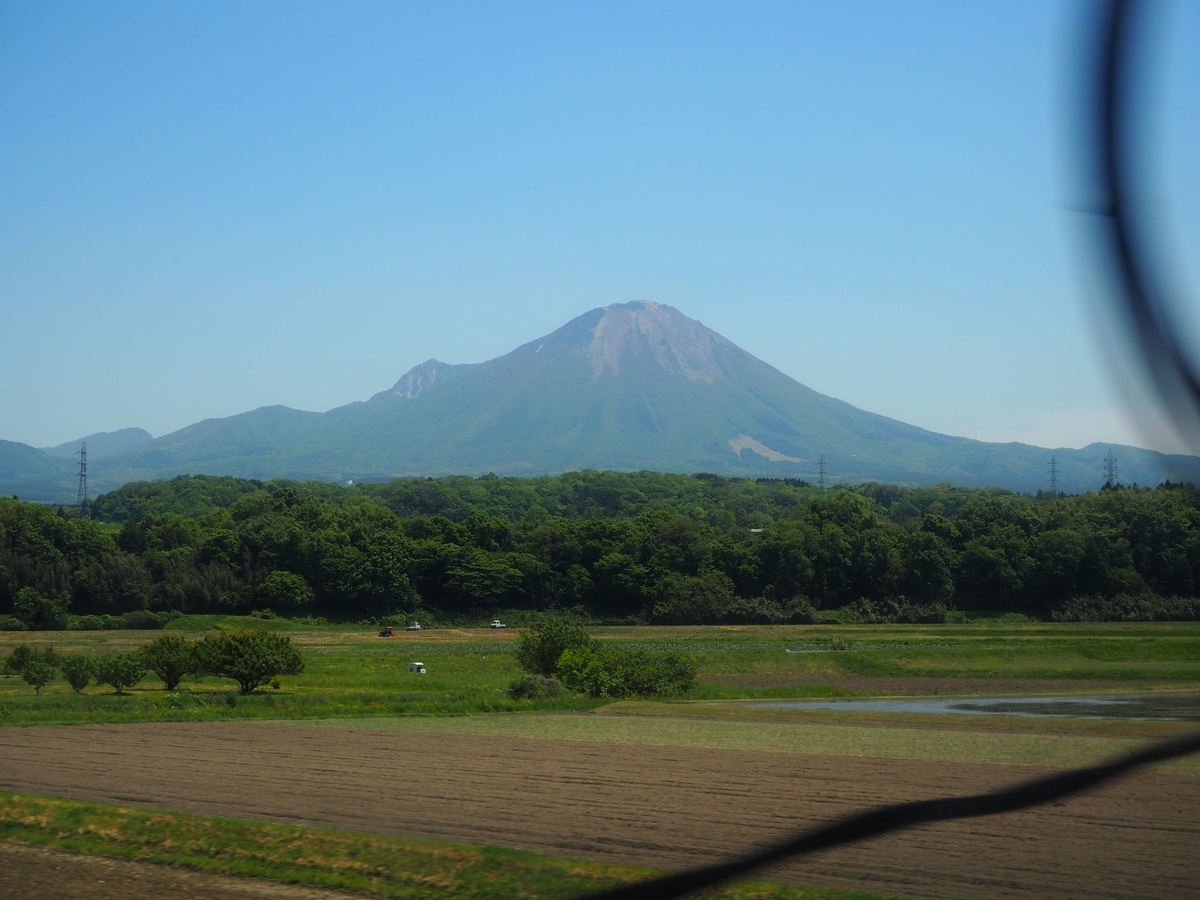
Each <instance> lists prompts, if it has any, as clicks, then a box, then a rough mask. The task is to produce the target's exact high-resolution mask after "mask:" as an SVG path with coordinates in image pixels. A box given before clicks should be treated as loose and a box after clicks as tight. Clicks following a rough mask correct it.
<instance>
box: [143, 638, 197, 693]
mask: <svg viewBox="0 0 1200 900" xmlns="http://www.w3.org/2000/svg"><path fill="white" fill-rule="evenodd" d="M142 662H143V663H144V664H145V666H146V668H147V669H149V670H150V671H151V672H153V673H154V674H155V675H157V676H158V677H159V678H161V679H162V680H163V685H164V686H165V687H166V689H167V690H168V691H173V690H175V688H177V687H178V686H179V682H180V681H182V680H183V677H184V676H185V675H191V674H193V673H194V672H195V671H196V669H197V668H198V666H197V665H196V657H195V654H194V653H193V652H192V645H191V643H189V642H188V641H186V640H184V639H183V638H181V637H179V636H178V635H173V634H166V635H163V636H162V637H160V638H159V639H158V640H156V641H154V642H153V643H151V644H147V645H146V646H145V647H143V648H142Z"/></svg>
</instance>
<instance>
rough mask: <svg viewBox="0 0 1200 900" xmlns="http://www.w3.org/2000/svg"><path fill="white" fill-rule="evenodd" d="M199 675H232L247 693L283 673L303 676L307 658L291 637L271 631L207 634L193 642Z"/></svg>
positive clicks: (243, 691) (229, 676)
mask: <svg viewBox="0 0 1200 900" xmlns="http://www.w3.org/2000/svg"><path fill="white" fill-rule="evenodd" d="M193 652H194V654H195V660H196V671H197V674H202V675H216V676H218V677H220V678H232V679H233V680H234V681H236V682H237V684H238V689H239V690H240V691H241V692H242V693H243V694H249V693H251V692H253V691H254V690H255V689H256V688H258V687H259V686H260V685H263V684H266V683H267V682H268V681H271V680H272V679H273V678H276V677H277V676H279V675H299V674H300V673H301V672H303V671H304V658H303V657H302V656H301V655H300V653H299V651H297V650H296V648H295V647H293V646H292V642H291V639H290V638H288V637H285V636H283V635H278V634H272V633H271V632H269V631H261V630H256V631H243V632H235V633H232V634H221V635H215V636H210V637H206V638H205V639H204V640H202V641H200V642H198V643H196V644H194V645H193Z"/></svg>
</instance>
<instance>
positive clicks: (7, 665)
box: [4, 644, 34, 675]
mask: <svg viewBox="0 0 1200 900" xmlns="http://www.w3.org/2000/svg"><path fill="white" fill-rule="evenodd" d="M33 653H34V650H33V648H32V647H30V646H29V645H28V644H17V646H15V647H13V652H12V653H10V654H8V656H6V657H5V658H4V674H5V675H20V674H21V672H22V671H24V669H25V664H26V663H27V662H29V660H30V659H32V658H33Z"/></svg>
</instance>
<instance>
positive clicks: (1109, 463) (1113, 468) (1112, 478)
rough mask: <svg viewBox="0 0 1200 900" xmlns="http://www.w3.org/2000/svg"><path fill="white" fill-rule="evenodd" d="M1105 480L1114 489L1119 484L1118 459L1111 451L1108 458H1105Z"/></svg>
mask: <svg viewBox="0 0 1200 900" xmlns="http://www.w3.org/2000/svg"><path fill="white" fill-rule="evenodd" d="M1104 478H1105V479H1106V480H1107V481H1108V483H1109V484H1110V485H1113V486H1114V487H1115V486H1116V484H1117V458H1116V457H1115V456H1113V452H1112V451H1111V450H1109V451H1108V456H1106V457H1104Z"/></svg>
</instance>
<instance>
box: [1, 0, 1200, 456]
mask: <svg viewBox="0 0 1200 900" xmlns="http://www.w3.org/2000/svg"><path fill="white" fill-rule="evenodd" d="M1198 8H1200V4H1195V3H1192V4H1176V5H1172V6H1170V7H1168V9H1169V11H1170V16H1169V19H1170V28H1169V29H1168V31H1169V32H1170V34H1169V37H1168V39H1167V40H1166V41H1165V43H1164V44H1163V45H1162V49H1161V51H1160V52H1161V53H1162V54H1163V57H1164V59H1165V60H1166V62H1165V63H1164V72H1165V73H1166V74H1165V75H1164V84H1165V85H1166V87H1165V88H1164V90H1163V92H1162V96H1163V97H1164V98H1165V99H1164V100H1162V101H1161V102H1160V103H1159V105H1158V106H1159V107H1160V109H1159V112H1160V113H1161V114H1162V118H1163V119H1165V120H1166V122H1167V125H1166V126H1165V127H1164V129H1163V135H1164V144H1163V146H1164V148H1165V149H1164V153H1163V157H1162V161H1163V166H1164V168H1163V172H1164V173H1165V176H1166V177H1165V178H1164V181H1165V182H1166V183H1168V184H1169V191H1168V196H1169V199H1170V201H1171V203H1170V209H1171V219H1170V222H1169V224H1170V226H1171V229H1172V231H1171V233H1172V234H1174V240H1175V241H1176V243H1177V244H1178V245H1179V246H1178V247H1175V248H1173V249H1174V250H1175V251H1179V250H1180V249H1181V248H1185V249H1186V248H1190V250H1191V251H1196V250H1197V249H1198V245H1200V241H1198V240H1197V237H1198V235H1200V166H1195V165H1194V163H1195V161H1196V160H1197V159H1200V126H1198V120H1200V65H1198V64H1197V54H1196V53H1195V52H1194V48H1195V46H1196V45H1197V43H1198V42H1197V41H1196V40H1195V38H1196V37H1197V35H1200V11H1198ZM1080 12H1081V8H1080V6H1079V5H1077V4H1075V3H1054V2H1046V0H1037V2H1015V0H1007V2H1003V3H962V2H958V0H954V2H945V3H893V2H880V3H864V2H836V3H805V2H786V3H778V4H773V3H765V2H763V3H753V4H746V3H723V4H701V3H696V2H687V3H680V4H669V3H655V4H647V3H641V2H639V3H628V4H620V3H613V2H607V3H592V4H579V3H545V4H534V3H492V4H480V5H472V4H451V3H441V2H438V3H429V4H417V3H404V4H399V3H381V4H371V3H336V4H335V3H326V4H320V3H297V2H289V3H266V2H253V3H237V4H235V3H220V2H214V3H147V4H137V3H105V2H91V3H82V2H78V3H55V2H38V3H28V2H0V346H2V347H3V352H2V353H0V437H2V438H6V439H9V440H19V441H25V442H28V443H32V444H35V445H47V444H53V443H58V442H60V441H65V440H69V439H72V438H75V437H77V436H80V435H83V434H85V433H89V432H93V431H100V430H112V429H115V428H119V427H124V426H140V427H144V428H147V429H149V430H150V431H152V432H153V433H154V434H156V435H159V434H164V433H166V432H168V431H171V430H174V429H176V428H179V427H181V426H184V425H186V424H189V423H191V422H193V421H196V420H198V419H201V418H206V417H212V416H223V415H230V414H234V413H237V412H241V411H244V410H247V409H251V408H254V407H257V406H262V405H266V404H274V403H282V404H286V405H288V406H292V407H297V408H302V409H317V410H323V409H328V408H331V407H334V406H337V405H340V404H343V403H347V402H350V401H353V400H360V399H365V398H367V397H369V396H370V395H371V394H373V393H375V392H376V391H378V390H381V389H383V388H385V387H387V386H389V385H391V384H392V382H394V381H395V380H396V378H397V377H398V376H399V375H400V374H402V373H403V372H404V371H405V370H407V369H408V368H410V367H411V366H413V365H414V364H416V363H418V362H420V361H422V360H424V359H427V358H429V357H437V358H438V359H442V360H446V361H448V362H476V361H480V360H484V359H487V358H490V357H493V356H497V355H500V354H503V353H505V352H507V351H508V350H510V349H512V348H513V347H515V346H516V345H518V344H520V343H523V342H525V341H527V340H531V339H533V338H534V337H536V336H538V335H541V334H544V333H546V332H549V331H551V330H553V329H554V328H557V327H558V326H559V325H561V324H563V323H564V322H566V321H567V320H568V319H570V318H572V317H574V316H576V315H578V314H580V313H583V312H585V311H586V310H588V309H590V308H593V307H596V306H602V305H606V304H609V303H616V302H624V301H627V300H634V299H649V300H656V301H660V302H664V303H669V304H672V305H674V306H677V307H678V308H679V309H681V310H682V311H683V312H685V313H686V314H688V315H691V316H693V317H695V318H698V319H700V320H701V321H703V322H704V323H705V324H706V325H709V326H710V327H712V328H715V329H716V330H717V331H719V332H721V333H722V334H724V335H726V336H727V337H728V338H730V339H731V340H733V341H734V342H736V343H738V344H739V345H741V346H742V347H744V348H745V349H746V350H748V351H750V352H751V353H753V354H755V355H756V356H758V357H760V358H762V359H764V360H766V361H767V362H769V363H771V364H773V365H775V366H776V367H778V368H779V369H781V370H783V371H784V372H786V373H788V374H789V375H791V376H793V377H795V378H796V379H798V380H799V381H801V382H803V383H805V384H807V385H809V386H811V387H813V388H815V389H817V390H819V391H822V392H824V393H827V394H831V395H833V396H836V397H839V398H841V399H844V400H846V401H849V402H851V403H853V404H855V405H857V406H860V407H863V408H865V409H868V410H871V411H874V412H879V413H884V414H886V415H890V416H893V417H895V418H898V419H902V420H905V421H908V422H912V423H914V424H917V425H921V426H924V427H927V428H932V429H935V430H938V431H943V432H949V433H953V434H965V435H968V436H972V437H980V438H985V439H989V440H1025V441H1032V442H1036V443H1041V444H1044V445H1050V446H1079V445H1082V444H1084V443H1087V442H1089V441H1092V440H1099V439H1107V440H1119V439H1129V438H1130V434H1129V432H1128V430H1127V429H1126V426H1125V424H1124V420H1123V419H1122V417H1121V413H1120V410H1119V409H1118V407H1119V406H1120V403H1121V400H1120V398H1119V396H1118V394H1117V393H1116V392H1115V391H1114V389H1113V388H1112V379H1111V378H1110V377H1109V375H1108V374H1106V371H1105V368H1104V366H1103V363H1102V360H1101V355H1100V352H1099V351H1098V345H1097V343H1096V341H1095V333H1094V328H1093V323H1092V321H1091V319H1090V318H1089V314H1088V313H1087V311H1086V308H1085V303H1084V290H1083V288H1084V285H1083V281H1082V279H1081V278H1080V276H1079V265H1078V263H1079V254H1078V248H1077V246H1076V243H1077V241H1076V236H1075V232H1074V227H1073V223H1074V217H1075V216H1077V214H1076V213H1073V212H1071V211H1070V207H1071V206H1072V205H1073V204H1076V203H1078V202H1080V197H1079V195H1078V188H1077V186H1075V185H1073V183H1072V179H1071V177H1070V173H1069V170H1068V167H1067V166H1066V164H1065V163H1066V161H1067V158H1068V157H1067V148H1068V146H1069V142H1068V138H1069V136H1070V127H1071V122H1070V107H1069V105H1068V101H1069V99H1070V98H1071V93H1070V91H1071V88H1072V87H1073V85H1072V83H1071V79H1070V75H1069V70H1068V66H1069V64H1070V62H1071V61H1072V60H1073V59H1074V57H1073V55H1072V50H1073V46H1074V45H1075V43H1077V42H1076V41H1075V40H1074V32H1075V31H1076V30H1077V27H1078V25H1079V21H1080ZM1189 35H1190V38H1189V37H1188V36H1189ZM1186 160H1190V161H1191V165H1188V164H1185V163H1184V161H1186ZM1183 271H1184V273H1185V274H1188V275H1190V276H1191V277H1192V281H1191V284H1192V286H1193V288H1194V289H1195V290H1196V293H1197V295H1198V296H1200V265H1197V262H1196V259H1195V258H1194V257H1191V258H1184V259H1183ZM1135 442H1137V443H1142V444H1146V443H1150V441H1148V440H1147V439H1145V438H1142V439H1138V440H1136V441H1135Z"/></svg>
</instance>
